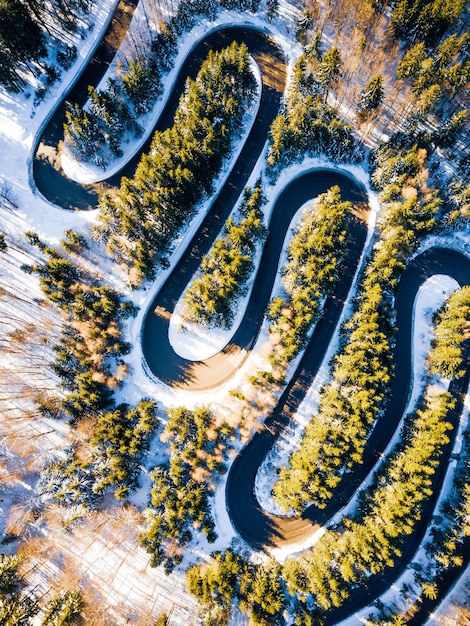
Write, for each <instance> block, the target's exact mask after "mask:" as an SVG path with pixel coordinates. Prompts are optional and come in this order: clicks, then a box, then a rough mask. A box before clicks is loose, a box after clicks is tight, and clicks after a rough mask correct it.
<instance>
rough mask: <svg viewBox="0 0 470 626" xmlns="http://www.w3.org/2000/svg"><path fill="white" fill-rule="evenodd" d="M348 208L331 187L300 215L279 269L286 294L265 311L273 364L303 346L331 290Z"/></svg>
mask: <svg viewBox="0 0 470 626" xmlns="http://www.w3.org/2000/svg"><path fill="white" fill-rule="evenodd" d="M350 208H351V203H350V202H343V201H342V200H341V191H340V188H339V187H337V186H335V187H331V189H329V190H328V191H327V192H326V193H324V194H322V195H320V196H319V197H318V198H317V199H316V201H315V203H314V204H312V205H311V206H309V207H308V208H306V209H305V210H304V212H303V213H302V216H301V220H300V223H299V225H298V226H297V227H296V229H295V231H294V233H293V235H292V238H291V240H290V242H289V246H288V249H287V260H286V263H285V265H284V267H283V268H282V270H281V273H282V276H283V284H284V289H285V291H286V295H285V296H278V297H276V298H274V299H273V300H271V302H270V304H269V308H268V313H267V316H268V319H269V321H270V324H269V333H270V335H271V337H272V338H274V337H276V346H275V353H274V354H273V359H274V360H275V361H276V362H279V363H282V364H284V365H288V364H289V363H290V362H291V361H292V359H293V358H294V357H295V356H296V355H297V354H298V353H299V352H300V350H301V349H302V348H304V347H305V345H306V342H307V340H308V332H309V330H310V329H311V327H312V325H313V323H314V322H315V320H316V319H317V318H318V316H319V315H320V311H321V304H322V299H323V298H325V297H326V296H327V295H328V294H329V293H331V292H332V291H333V290H334V287H335V282H336V279H337V277H338V267H339V264H340V262H341V259H342V257H343V254H344V247H345V242H346V238H347V218H348V212H349V210H350Z"/></svg>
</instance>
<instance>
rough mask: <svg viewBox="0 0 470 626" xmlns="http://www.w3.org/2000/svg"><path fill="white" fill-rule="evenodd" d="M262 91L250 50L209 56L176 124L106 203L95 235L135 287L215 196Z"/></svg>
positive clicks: (189, 89) (231, 49) (233, 49)
mask: <svg viewBox="0 0 470 626" xmlns="http://www.w3.org/2000/svg"><path fill="white" fill-rule="evenodd" d="M255 88H256V83H255V79H254V76H253V73H252V71H251V67H250V60H249V56H248V50H247V48H246V46H245V45H243V44H242V45H241V46H238V45H237V44H236V43H235V42H234V43H233V44H232V45H231V46H229V47H228V48H226V49H225V50H222V51H220V52H217V53H213V52H210V53H209V56H208V59H207V60H206V61H205V62H204V64H203V65H202V67H201V70H200V71H199V74H198V76H197V78H196V80H195V81H190V80H188V82H187V84H186V90H185V94H184V95H183V97H182V98H181V101H180V104H179V107H178V110H177V112H176V114H175V121H174V124H173V126H172V127H171V128H169V129H167V130H166V131H164V132H157V133H156V134H155V135H154V138H153V140H152V146H151V150H150V153H149V154H148V155H144V156H143V157H142V158H141V161H140V163H139V165H138V167H137V170H136V173H135V176H134V178H133V179H128V178H123V179H122V181H121V186H120V189H119V190H118V191H117V193H116V194H113V195H110V194H105V195H104V196H103V197H102V198H101V199H100V203H99V208H100V214H99V217H98V220H97V223H96V224H95V225H94V227H93V236H94V238H95V239H98V240H100V241H103V242H105V243H106V250H107V252H108V254H110V256H111V257H112V258H113V259H114V260H116V261H118V262H122V263H124V264H126V265H127V266H128V267H129V268H131V270H132V272H133V273H134V275H135V278H134V282H135V283H139V282H140V281H141V280H142V279H146V278H151V277H152V276H153V275H154V267H155V262H156V261H157V260H158V259H161V258H162V257H164V256H165V254H166V253H167V252H168V250H169V248H170V246H171V243H172V241H173V239H174V237H175V236H176V234H177V233H178V232H179V231H180V229H181V228H182V227H183V225H184V224H186V223H187V222H188V220H189V219H190V218H191V217H192V216H193V215H194V212H195V210H196V206H197V204H198V203H199V202H200V201H201V200H202V199H203V198H204V197H205V195H206V194H208V193H209V192H210V191H211V189H212V181H213V178H214V176H216V175H217V174H218V172H219V171H220V169H221V167H222V163H223V160H224V159H225V158H227V157H228V156H229V154H230V151H231V147H232V142H233V138H234V136H235V135H236V134H237V133H238V132H239V129H240V125H241V121H242V117H243V114H244V111H245V107H246V106H247V105H248V103H249V102H250V101H251V100H252V98H253V96H254V92H255Z"/></svg>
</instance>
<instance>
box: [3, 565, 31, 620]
mask: <svg viewBox="0 0 470 626" xmlns="http://www.w3.org/2000/svg"><path fill="white" fill-rule="evenodd" d="M20 565H21V558H20V557H19V556H17V555H14V556H10V555H7V554H0V623H1V624H4V625H5V626H28V625H29V624H30V623H31V619H32V618H33V617H34V615H35V614H36V613H37V612H38V607H37V605H36V602H35V601H34V600H33V599H32V598H30V597H29V596H27V595H25V594H24V593H23V592H22V587H23V580H22V578H21V576H20V575H19V573H18V569H19V567H20Z"/></svg>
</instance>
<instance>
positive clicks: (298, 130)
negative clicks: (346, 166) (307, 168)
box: [267, 48, 358, 176]
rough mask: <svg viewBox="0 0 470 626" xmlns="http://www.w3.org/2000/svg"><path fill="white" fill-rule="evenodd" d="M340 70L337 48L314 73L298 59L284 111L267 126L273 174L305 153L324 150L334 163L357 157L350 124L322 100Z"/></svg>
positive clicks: (314, 153)
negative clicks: (269, 126) (269, 127)
mask: <svg viewBox="0 0 470 626" xmlns="http://www.w3.org/2000/svg"><path fill="white" fill-rule="evenodd" d="M339 69H340V56H339V52H338V50H337V49H336V48H332V49H330V50H329V51H328V52H326V53H325V54H324V55H323V57H322V60H321V61H318V62H317V64H316V66H315V70H314V71H313V72H309V71H308V68H307V61H306V59H305V58H304V57H302V58H301V59H300V60H299V61H298V62H297V64H296V68H295V71H294V76H293V81H292V87H291V90H290V93H289V98H288V101H287V105H286V110H285V111H284V113H281V114H279V115H278V116H277V117H276V119H275V120H274V121H273V123H272V125H271V129H270V146H269V154H268V157H267V162H268V165H269V166H270V168H271V175H272V176H275V175H276V173H278V172H279V171H280V169H282V168H283V167H285V166H286V165H289V164H290V163H292V162H294V161H299V160H301V159H302V158H303V157H304V156H318V155H319V154H321V153H324V154H325V155H326V156H327V157H328V158H330V159H331V160H332V161H334V162H335V163H338V162H342V161H345V160H348V161H353V162H354V161H356V160H357V158H358V153H357V146H356V142H355V140H354V137H353V134H352V128H351V126H350V125H349V124H346V123H345V122H344V121H343V120H341V119H340V118H339V117H338V115H337V111H336V109H335V108H333V107H332V106H330V105H328V104H327V103H326V101H325V98H326V97H327V95H328V90H329V88H330V86H331V85H332V84H333V83H334V81H335V79H336V78H337V77H338V76H339Z"/></svg>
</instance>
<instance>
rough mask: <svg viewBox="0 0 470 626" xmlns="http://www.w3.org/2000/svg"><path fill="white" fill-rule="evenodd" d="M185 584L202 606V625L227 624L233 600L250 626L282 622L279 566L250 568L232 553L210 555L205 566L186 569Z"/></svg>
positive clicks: (277, 625) (268, 565)
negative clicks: (246, 617)
mask: <svg viewBox="0 0 470 626" xmlns="http://www.w3.org/2000/svg"><path fill="white" fill-rule="evenodd" d="M186 582H187V585H188V589H189V591H190V592H191V593H192V594H193V595H195V596H196V598H198V600H199V602H200V603H201V605H202V607H203V611H202V612H201V613H202V617H203V620H204V624H206V626H225V625H226V624H228V623H229V622H230V619H231V617H232V612H233V608H234V602H235V601H237V603H238V606H239V608H240V610H241V611H242V612H243V613H244V614H247V615H249V616H250V624H257V625H259V626H281V624H284V623H285V621H284V617H283V611H284V608H285V606H286V598H285V594H284V590H283V586H282V580H281V567H280V566H279V564H278V563H276V562H274V561H270V562H269V563H267V564H266V565H262V566H254V565H253V564H251V563H249V562H248V561H246V560H245V559H243V558H242V557H241V556H239V555H238V554H236V553H234V552H233V551H232V550H226V551H225V552H214V553H213V554H212V560H211V561H210V563H209V564H203V565H202V566H200V565H194V566H193V567H190V568H189V569H188V570H187V572H186Z"/></svg>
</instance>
